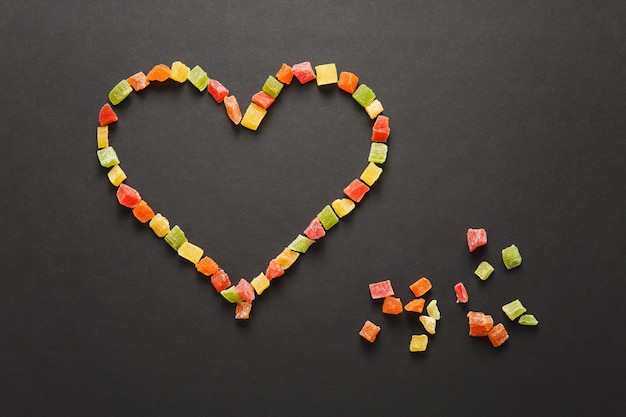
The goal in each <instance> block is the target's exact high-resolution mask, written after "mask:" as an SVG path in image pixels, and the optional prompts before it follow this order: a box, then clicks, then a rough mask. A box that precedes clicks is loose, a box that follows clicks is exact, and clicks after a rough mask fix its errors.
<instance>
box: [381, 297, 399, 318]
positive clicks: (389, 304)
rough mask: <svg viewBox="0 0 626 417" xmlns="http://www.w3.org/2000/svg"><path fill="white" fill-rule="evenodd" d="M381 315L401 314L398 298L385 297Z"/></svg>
mask: <svg viewBox="0 0 626 417" xmlns="http://www.w3.org/2000/svg"><path fill="white" fill-rule="evenodd" d="M383 313H385V314H394V315H397V314H400V313H402V301H401V300H400V299H399V298H398V297H392V296H389V297H385V298H384V300H383Z"/></svg>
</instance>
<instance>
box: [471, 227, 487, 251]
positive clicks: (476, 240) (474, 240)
mask: <svg viewBox="0 0 626 417" xmlns="http://www.w3.org/2000/svg"><path fill="white" fill-rule="evenodd" d="M486 244H487V232H486V231H485V229H467V246H468V247H469V251H470V252H474V250H475V249H476V248H477V247H479V246H484V245H486Z"/></svg>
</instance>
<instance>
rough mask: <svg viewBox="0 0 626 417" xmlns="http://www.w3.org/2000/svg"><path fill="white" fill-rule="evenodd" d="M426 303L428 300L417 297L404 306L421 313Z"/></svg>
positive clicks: (407, 309) (408, 309)
mask: <svg viewBox="0 0 626 417" xmlns="http://www.w3.org/2000/svg"><path fill="white" fill-rule="evenodd" d="M424 304H426V300H425V299H423V298H415V299H413V300H411V301H409V302H408V303H406V305H405V306H404V309H405V310H406V311H411V312H414V313H421V312H422V311H424Z"/></svg>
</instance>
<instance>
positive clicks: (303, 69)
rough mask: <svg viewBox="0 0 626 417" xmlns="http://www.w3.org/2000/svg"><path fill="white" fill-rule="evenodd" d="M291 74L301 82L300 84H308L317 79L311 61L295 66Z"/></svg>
mask: <svg viewBox="0 0 626 417" xmlns="http://www.w3.org/2000/svg"><path fill="white" fill-rule="evenodd" d="M291 72H292V73H293V75H294V76H295V77H296V78H297V79H298V81H300V84H306V83H308V82H309V81H311V80H314V79H315V72H313V67H312V66H311V63H310V62H309V61H305V62H301V63H299V64H295V65H294V66H293V67H291Z"/></svg>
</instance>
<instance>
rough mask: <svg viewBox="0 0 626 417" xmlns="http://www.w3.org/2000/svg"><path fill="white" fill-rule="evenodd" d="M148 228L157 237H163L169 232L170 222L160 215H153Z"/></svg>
mask: <svg viewBox="0 0 626 417" xmlns="http://www.w3.org/2000/svg"><path fill="white" fill-rule="evenodd" d="M149 226H150V229H152V231H153V232H154V234H155V235H157V236H158V237H165V236H166V235H167V234H168V233H169V232H170V222H169V221H168V220H167V219H166V218H165V217H164V216H163V215H162V214H161V213H157V214H155V215H154V217H153V218H152V219H151V220H150V223H149Z"/></svg>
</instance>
